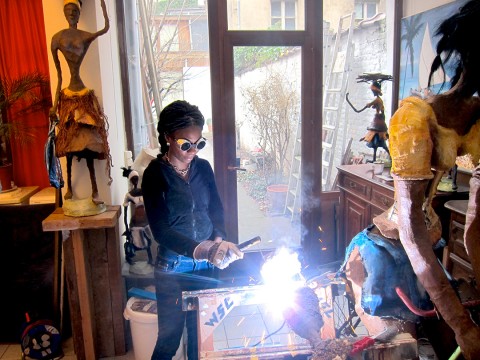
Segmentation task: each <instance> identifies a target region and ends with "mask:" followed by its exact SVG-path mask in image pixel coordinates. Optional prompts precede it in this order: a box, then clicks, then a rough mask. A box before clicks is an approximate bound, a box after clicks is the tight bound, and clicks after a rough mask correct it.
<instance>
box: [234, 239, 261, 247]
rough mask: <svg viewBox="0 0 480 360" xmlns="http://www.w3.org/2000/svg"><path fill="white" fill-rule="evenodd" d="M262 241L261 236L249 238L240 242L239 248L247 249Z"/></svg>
mask: <svg viewBox="0 0 480 360" xmlns="http://www.w3.org/2000/svg"><path fill="white" fill-rule="evenodd" d="M260 241H262V238H261V237H260V236H255V237H254V238H253V239H250V240H247V241H245V242H243V243H241V244H239V245H238V248H239V249H240V250H246V249H248V248H249V247H251V246H253V245H257V244H258V243H259V242H260Z"/></svg>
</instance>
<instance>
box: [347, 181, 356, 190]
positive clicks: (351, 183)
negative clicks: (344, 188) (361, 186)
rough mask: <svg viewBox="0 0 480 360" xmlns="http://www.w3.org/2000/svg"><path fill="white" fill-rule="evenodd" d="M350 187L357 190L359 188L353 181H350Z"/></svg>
mask: <svg viewBox="0 0 480 360" xmlns="http://www.w3.org/2000/svg"><path fill="white" fill-rule="evenodd" d="M348 186H350V187H351V188H352V189H355V188H356V187H357V184H355V183H354V182H353V181H350V183H349V184H348Z"/></svg>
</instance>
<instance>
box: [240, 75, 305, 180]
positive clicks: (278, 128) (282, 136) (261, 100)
mask: <svg viewBox="0 0 480 360" xmlns="http://www.w3.org/2000/svg"><path fill="white" fill-rule="evenodd" d="M241 92H242V95H243V97H244V99H245V103H246V107H247V110H248V115H247V121H248V122H249V123H250V125H251V127H252V129H253V131H254V133H255V134H254V135H256V136H257V138H258V144H259V146H260V147H261V148H262V150H264V152H265V153H266V154H267V156H269V157H270V158H271V159H272V166H273V168H272V174H271V175H272V179H271V180H272V181H274V182H277V183H278V182H279V181H283V180H284V179H285V177H286V175H287V172H288V171H289V167H290V165H289V163H287V157H286V155H287V153H288V152H289V150H290V145H291V140H293V139H292V135H294V129H295V124H296V121H298V116H299V114H298V112H299V101H300V99H299V97H298V92H297V90H296V86H295V84H294V83H293V82H292V81H291V79H289V78H288V77H287V74H286V73H282V72H280V71H278V70H273V69H268V70H267V71H266V72H265V77H264V78H263V79H262V80H260V81H259V82H258V83H255V84H253V85H251V86H248V87H244V88H242V89H241Z"/></svg>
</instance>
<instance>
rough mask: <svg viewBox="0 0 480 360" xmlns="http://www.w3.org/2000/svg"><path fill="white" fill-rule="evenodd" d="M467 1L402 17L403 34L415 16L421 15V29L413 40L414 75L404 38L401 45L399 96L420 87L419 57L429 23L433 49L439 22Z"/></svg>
mask: <svg viewBox="0 0 480 360" xmlns="http://www.w3.org/2000/svg"><path fill="white" fill-rule="evenodd" d="M466 2H467V0H457V1H455V2H452V3H449V4H446V5H443V6H439V7H436V8H434V9H431V10H428V11H425V12H422V13H419V14H416V15H413V16H411V17H407V18H403V19H402V35H403V34H404V32H405V27H404V23H405V21H407V19H408V20H410V19H411V18H413V17H418V16H420V17H421V21H420V23H421V27H420V31H419V32H418V34H417V36H416V37H415V39H414V40H413V41H414V42H413V48H414V64H413V70H414V71H413V75H412V71H411V63H410V61H409V60H408V59H407V57H408V56H409V54H408V52H407V48H406V43H405V41H403V40H402V42H401V45H400V82H399V84H400V92H399V97H400V99H403V98H405V97H407V96H410V89H418V88H419V81H418V78H419V75H418V74H419V59H420V52H421V46H422V41H423V36H424V33H425V28H426V26H427V24H428V26H429V30H430V39H431V42H432V46H433V49H434V51H435V48H436V46H437V42H438V38H439V37H438V36H434V34H435V31H436V30H437V28H438V26H439V24H440V23H441V22H442V21H443V20H444V19H446V18H447V17H449V16H451V15H452V14H453V13H455V12H457V11H458V9H459V8H460V7H461V6H462V5H463V4H465V3H466ZM445 70H446V73H447V76H450V77H451V76H452V75H453V69H452V67H447V68H446V69H445ZM439 88H440V86H436V87H434V88H433V91H434V92H435V91H438V90H439ZM447 88H448V86H444V87H443V89H442V91H444V90H446V89H447Z"/></svg>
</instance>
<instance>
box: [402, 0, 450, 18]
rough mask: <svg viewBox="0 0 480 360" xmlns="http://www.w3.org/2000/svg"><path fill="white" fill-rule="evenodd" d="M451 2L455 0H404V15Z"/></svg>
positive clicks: (410, 14)
mask: <svg viewBox="0 0 480 360" xmlns="http://www.w3.org/2000/svg"><path fill="white" fill-rule="evenodd" d="M451 2H454V0H421V1H419V0H403V17H405V16H412V15H415V14H418V13H421V12H423V11H427V10H430V9H433V8H436V7H438V6H442V5H445V4H448V3H451Z"/></svg>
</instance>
